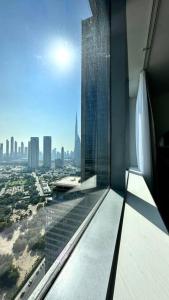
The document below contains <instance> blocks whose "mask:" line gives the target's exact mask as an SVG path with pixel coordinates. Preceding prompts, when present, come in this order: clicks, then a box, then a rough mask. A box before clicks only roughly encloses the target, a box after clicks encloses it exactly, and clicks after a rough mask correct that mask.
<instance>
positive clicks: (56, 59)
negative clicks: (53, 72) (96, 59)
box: [49, 41, 74, 71]
mask: <svg viewBox="0 0 169 300" xmlns="http://www.w3.org/2000/svg"><path fill="white" fill-rule="evenodd" d="M49 59H50V62H51V63H52V64H53V65H55V66H56V67H57V69H59V70H61V71H68V70H69V69H70V68H71V67H72V65H73V59H74V53H73V49H72V46H71V44H70V43H68V42H67V41H57V42H55V43H53V44H52V45H51V47H50V49H49Z"/></svg>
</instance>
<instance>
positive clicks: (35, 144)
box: [29, 137, 39, 169]
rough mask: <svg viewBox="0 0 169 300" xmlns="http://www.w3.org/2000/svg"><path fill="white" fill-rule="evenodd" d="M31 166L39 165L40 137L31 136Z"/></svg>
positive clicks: (32, 167)
mask: <svg viewBox="0 0 169 300" xmlns="http://www.w3.org/2000/svg"><path fill="white" fill-rule="evenodd" d="M29 155H30V157H29V167H30V168H31V169H37V168H38V167H39V138H38V137H31V140H30V144H29Z"/></svg>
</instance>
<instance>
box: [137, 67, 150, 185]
mask: <svg viewBox="0 0 169 300" xmlns="http://www.w3.org/2000/svg"><path fill="white" fill-rule="evenodd" d="M136 155H137V163H138V169H139V171H140V172H141V173H142V174H143V176H144V178H145V180H146V182H147V184H148V185H149V187H151V183H152V159H151V138H150V118H149V108H148V96H147V86H146V77H145V72H144V71H142V72H141V73H140V79H139V88H138V95H137V101H136Z"/></svg>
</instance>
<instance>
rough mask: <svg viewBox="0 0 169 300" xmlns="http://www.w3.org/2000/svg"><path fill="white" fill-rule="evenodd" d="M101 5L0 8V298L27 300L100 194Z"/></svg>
mask: <svg viewBox="0 0 169 300" xmlns="http://www.w3.org/2000/svg"><path fill="white" fill-rule="evenodd" d="M106 3H107V2H106V1H101V0H99V1H97V2H96V1H92V0H91V1H88V0H80V1H77V0H50V1H49V0H43V1H37V0H30V1H26V0H13V1H10V0H2V1H0V41H1V45H0V65H1V67H0V101H1V113H0V129H1V131H0V132H1V134H0V299H4V300H6V299H14V298H16V299H28V298H29V296H30V295H31V294H32V292H33V291H34V289H35V287H36V286H37V285H38V283H39V282H40V281H41V279H42V278H43V277H44V275H45V274H46V272H48V271H49V270H50V267H51V266H52V265H53V263H54V262H55V260H56V258H58V256H59V255H60V254H61V252H62V251H63V249H64V248H65V246H66V245H67V244H68V242H69V241H70V239H72V238H73V236H74V234H75V233H76V232H77V230H78V229H79V226H81V225H82V224H83V222H84V220H85V219H86V217H87V216H88V214H89V213H90V212H91V211H92V209H94V208H95V206H96V205H97V203H98V201H99V200H101V199H102V198H103V197H104V195H105V194H106V192H107V189H108V187H109V165H110V163H109V152H110V151H109V147H110V145H109V126H110V124H109V123H110V122H109V120H110V118H109V111H110V108H109V93H110V91H109V82H110V78H109V77H110V76H109V75H110V74H109V73H110V70H109V66H110V51H109V18H108V7H107V4H106Z"/></svg>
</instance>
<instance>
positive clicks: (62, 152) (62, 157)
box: [61, 147, 65, 168]
mask: <svg viewBox="0 0 169 300" xmlns="http://www.w3.org/2000/svg"><path fill="white" fill-rule="evenodd" d="M61 161H62V168H63V167H64V162H65V151H64V147H62V148H61Z"/></svg>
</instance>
